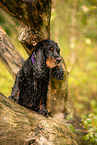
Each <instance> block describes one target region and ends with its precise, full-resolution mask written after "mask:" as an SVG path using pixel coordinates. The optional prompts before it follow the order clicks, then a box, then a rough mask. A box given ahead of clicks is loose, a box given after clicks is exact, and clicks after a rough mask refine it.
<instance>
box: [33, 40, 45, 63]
mask: <svg viewBox="0 0 97 145" xmlns="http://www.w3.org/2000/svg"><path fill="white" fill-rule="evenodd" d="M35 55H36V58H35V59H36V63H37V64H40V65H42V64H43V63H44V61H45V54H44V48H43V44H42V42H38V44H37V45H36V50H35Z"/></svg>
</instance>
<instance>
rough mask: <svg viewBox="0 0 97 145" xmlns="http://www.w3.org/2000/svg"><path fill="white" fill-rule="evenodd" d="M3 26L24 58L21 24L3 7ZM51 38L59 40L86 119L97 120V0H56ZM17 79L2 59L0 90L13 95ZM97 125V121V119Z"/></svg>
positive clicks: (71, 88)
mask: <svg viewBox="0 0 97 145" xmlns="http://www.w3.org/2000/svg"><path fill="white" fill-rule="evenodd" d="M0 25H1V26H2V27H3V28H4V30H5V31H6V33H7V34H8V36H9V37H10V39H11V40H12V42H13V44H14V46H15V48H16V49H17V50H18V51H19V52H20V54H21V56H22V57H23V58H24V59H27V57H28V56H27V54H26V51H25V50H24V49H23V47H22V46H21V44H19V42H18V33H19V29H20V24H19V22H18V21H16V20H15V19H14V18H12V17H10V16H9V15H8V14H7V13H5V12H4V11H2V10H1V9H0ZM51 39H53V40H55V41H56V42H58V44H59V46H60V48H61V55H62V56H63V58H64V60H65V62H66V64H67V68H68V70H70V74H69V95H70V97H71V98H72V100H73V103H74V106H75V108H76V109H77V110H78V112H79V113H80V115H81V117H82V118H86V117H87V115H88V114H91V113H92V114H93V113H94V114H95V117H96V119H97V1H96V0H53V6H52V15H51ZM13 83H14V79H13V78H12V76H11V75H10V74H9V72H8V71H7V69H6V68H5V67H4V65H3V64H2V63H1V62H0V91H1V92H2V93H4V94H5V95H6V96H9V95H10V93H11V89H12V86H13ZM96 125H97V120H96Z"/></svg>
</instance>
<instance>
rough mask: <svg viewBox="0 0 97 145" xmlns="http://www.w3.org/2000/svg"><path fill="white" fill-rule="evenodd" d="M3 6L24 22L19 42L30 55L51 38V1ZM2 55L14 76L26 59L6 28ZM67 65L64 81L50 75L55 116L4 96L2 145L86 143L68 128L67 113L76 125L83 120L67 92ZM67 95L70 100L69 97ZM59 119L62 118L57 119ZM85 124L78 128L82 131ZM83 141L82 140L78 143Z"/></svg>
mask: <svg viewBox="0 0 97 145" xmlns="http://www.w3.org/2000/svg"><path fill="white" fill-rule="evenodd" d="M0 7H1V8H2V9H3V10H5V11H6V12H8V13H9V14H11V15H12V16H14V17H15V18H17V19H18V20H19V21H20V23H21V25H22V26H21V31H20V35H19V41H20V42H21V43H22V45H23V46H24V47H25V49H26V50H27V52H28V53H29V54H30V53H31V51H32V50H33V49H34V46H35V44H36V43H37V42H38V41H40V40H43V39H47V38H50V13H51V0H44V1H43V0H15V1H14V0H9V1H7V0H2V1H0ZM0 57H1V60H2V61H3V63H5V64H6V66H7V68H8V69H9V71H10V72H11V74H12V75H13V76H15V75H16V73H17V72H18V70H19V69H20V67H21V65H22V63H23V61H24V60H23V59H22V58H21V57H20V55H19V54H18V52H17V51H16V50H15V49H14V47H13V45H12V44H11V42H10V40H9V38H8V37H7V36H6V33H5V32H4V31H3V29H2V28H1V29H0ZM63 67H64V80H63V81H57V80H55V79H53V78H52V77H51V80H50V83H49V92H48V96H49V97H48V98H49V99H48V103H47V104H48V105H47V106H48V110H50V112H51V115H52V117H53V118H56V120H57V121H55V120H54V119H52V118H48V119H46V118H44V117H43V116H41V115H39V114H37V113H35V112H33V111H32V110H28V109H27V108H24V107H22V106H19V105H18V104H16V103H14V102H12V101H10V100H8V99H7V98H6V97H4V96H3V95H2V94H0V96H1V100H0V102H1V112H0V113H1V119H0V123H1V127H2V130H1V132H0V134H1V142H0V144H1V145H6V144H8V145H10V144H11V143H13V144H19V145H23V144H25V145H26V144H37V145H38V144H47V145H48V144H51V145H53V144H65V145H66V144H68V145H69V144H70V145H71V144H72V145H73V144H74V145H78V144H86V143H85V142H82V138H81V136H80V137H79V136H78V135H76V134H73V133H71V131H70V130H69V128H68V127H67V126H68V124H67V123H65V122H67V119H66V117H65V116H66V115H68V114H72V116H73V119H72V120H71V122H69V123H72V124H73V125H74V127H76V126H77V125H78V124H79V123H81V120H80V118H79V116H78V115H77V113H76V111H75V109H74V107H73V105H72V103H71V99H69V98H68V97H67V94H68V77H67V76H68V72H67V69H66V65H65V64H64V62H63ZM67 98H68V99H67ZM58 120H60V121H61V122H60V121H58ZM83 129H84V128H83V125H82V124H81V125H80V127H77V128H76V130H77V131H79V130H80V132H81V133H82V132H83ZM79 142H80V143H79Z"/></svg>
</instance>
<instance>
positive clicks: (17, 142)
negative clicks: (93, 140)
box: [0, 93, 86, 145]
mask: <svg viewBox="0 0 97 145" xmlns="http://www.w3.org/2000/svg"><path fill="white" fill-rule="evenodd" d="M0 125H1V129H0V145H11V144H12V145H32V144H35V145H44V144H45V145H57V144H58V145H61V144H62V145H85V144H86V142H83V141H82V139H81V137H80V136H78V135H76V134H74V133H72V132H71V131H70V129H69V128H68V125H67V124H66V123H61V122H60V121H57V120H54V119H52V118H51V117H49V118H48V119H47V118H45V117H43V116H41V115H39V114H37V113H35V112H34V111H32V110H30V109H27V108H25V107H23V106H20V105H18V104H17V103H15V102H13V101H11V100H9V99H8V98H6V97H5V96H3V94H1V93H0Z"/></svg>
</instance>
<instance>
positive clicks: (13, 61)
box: [0, 26, 24, 77]
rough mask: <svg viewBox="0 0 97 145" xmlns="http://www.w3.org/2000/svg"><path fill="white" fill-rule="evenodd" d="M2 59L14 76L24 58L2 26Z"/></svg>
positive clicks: (0, 57) (0, 29) (0, 52)
mask: <svg viewBox="0 0 97 145" xmlns="http://www.w3.org/2000/svg"><path fill="white" fill-rule="evenodd" d="M0 59H1V61H2V62H3V64H5V66H6V67H7V69H8V70H9V72H10V73H11V74H12V76H13V77H15V75H16V74H17V72H18V71H19V70H20V68H21V66H22V64H23V62H24V60H23V59H22V58H21V56H20V55H19V53H18V52H17V51H16V50H15V48H14V46H13V45H12V43H11V41H10V39H9V37H8V36H7V34H6V32H5V31H4V30H3V28H2V27H1V26H0Z"/></svg>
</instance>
